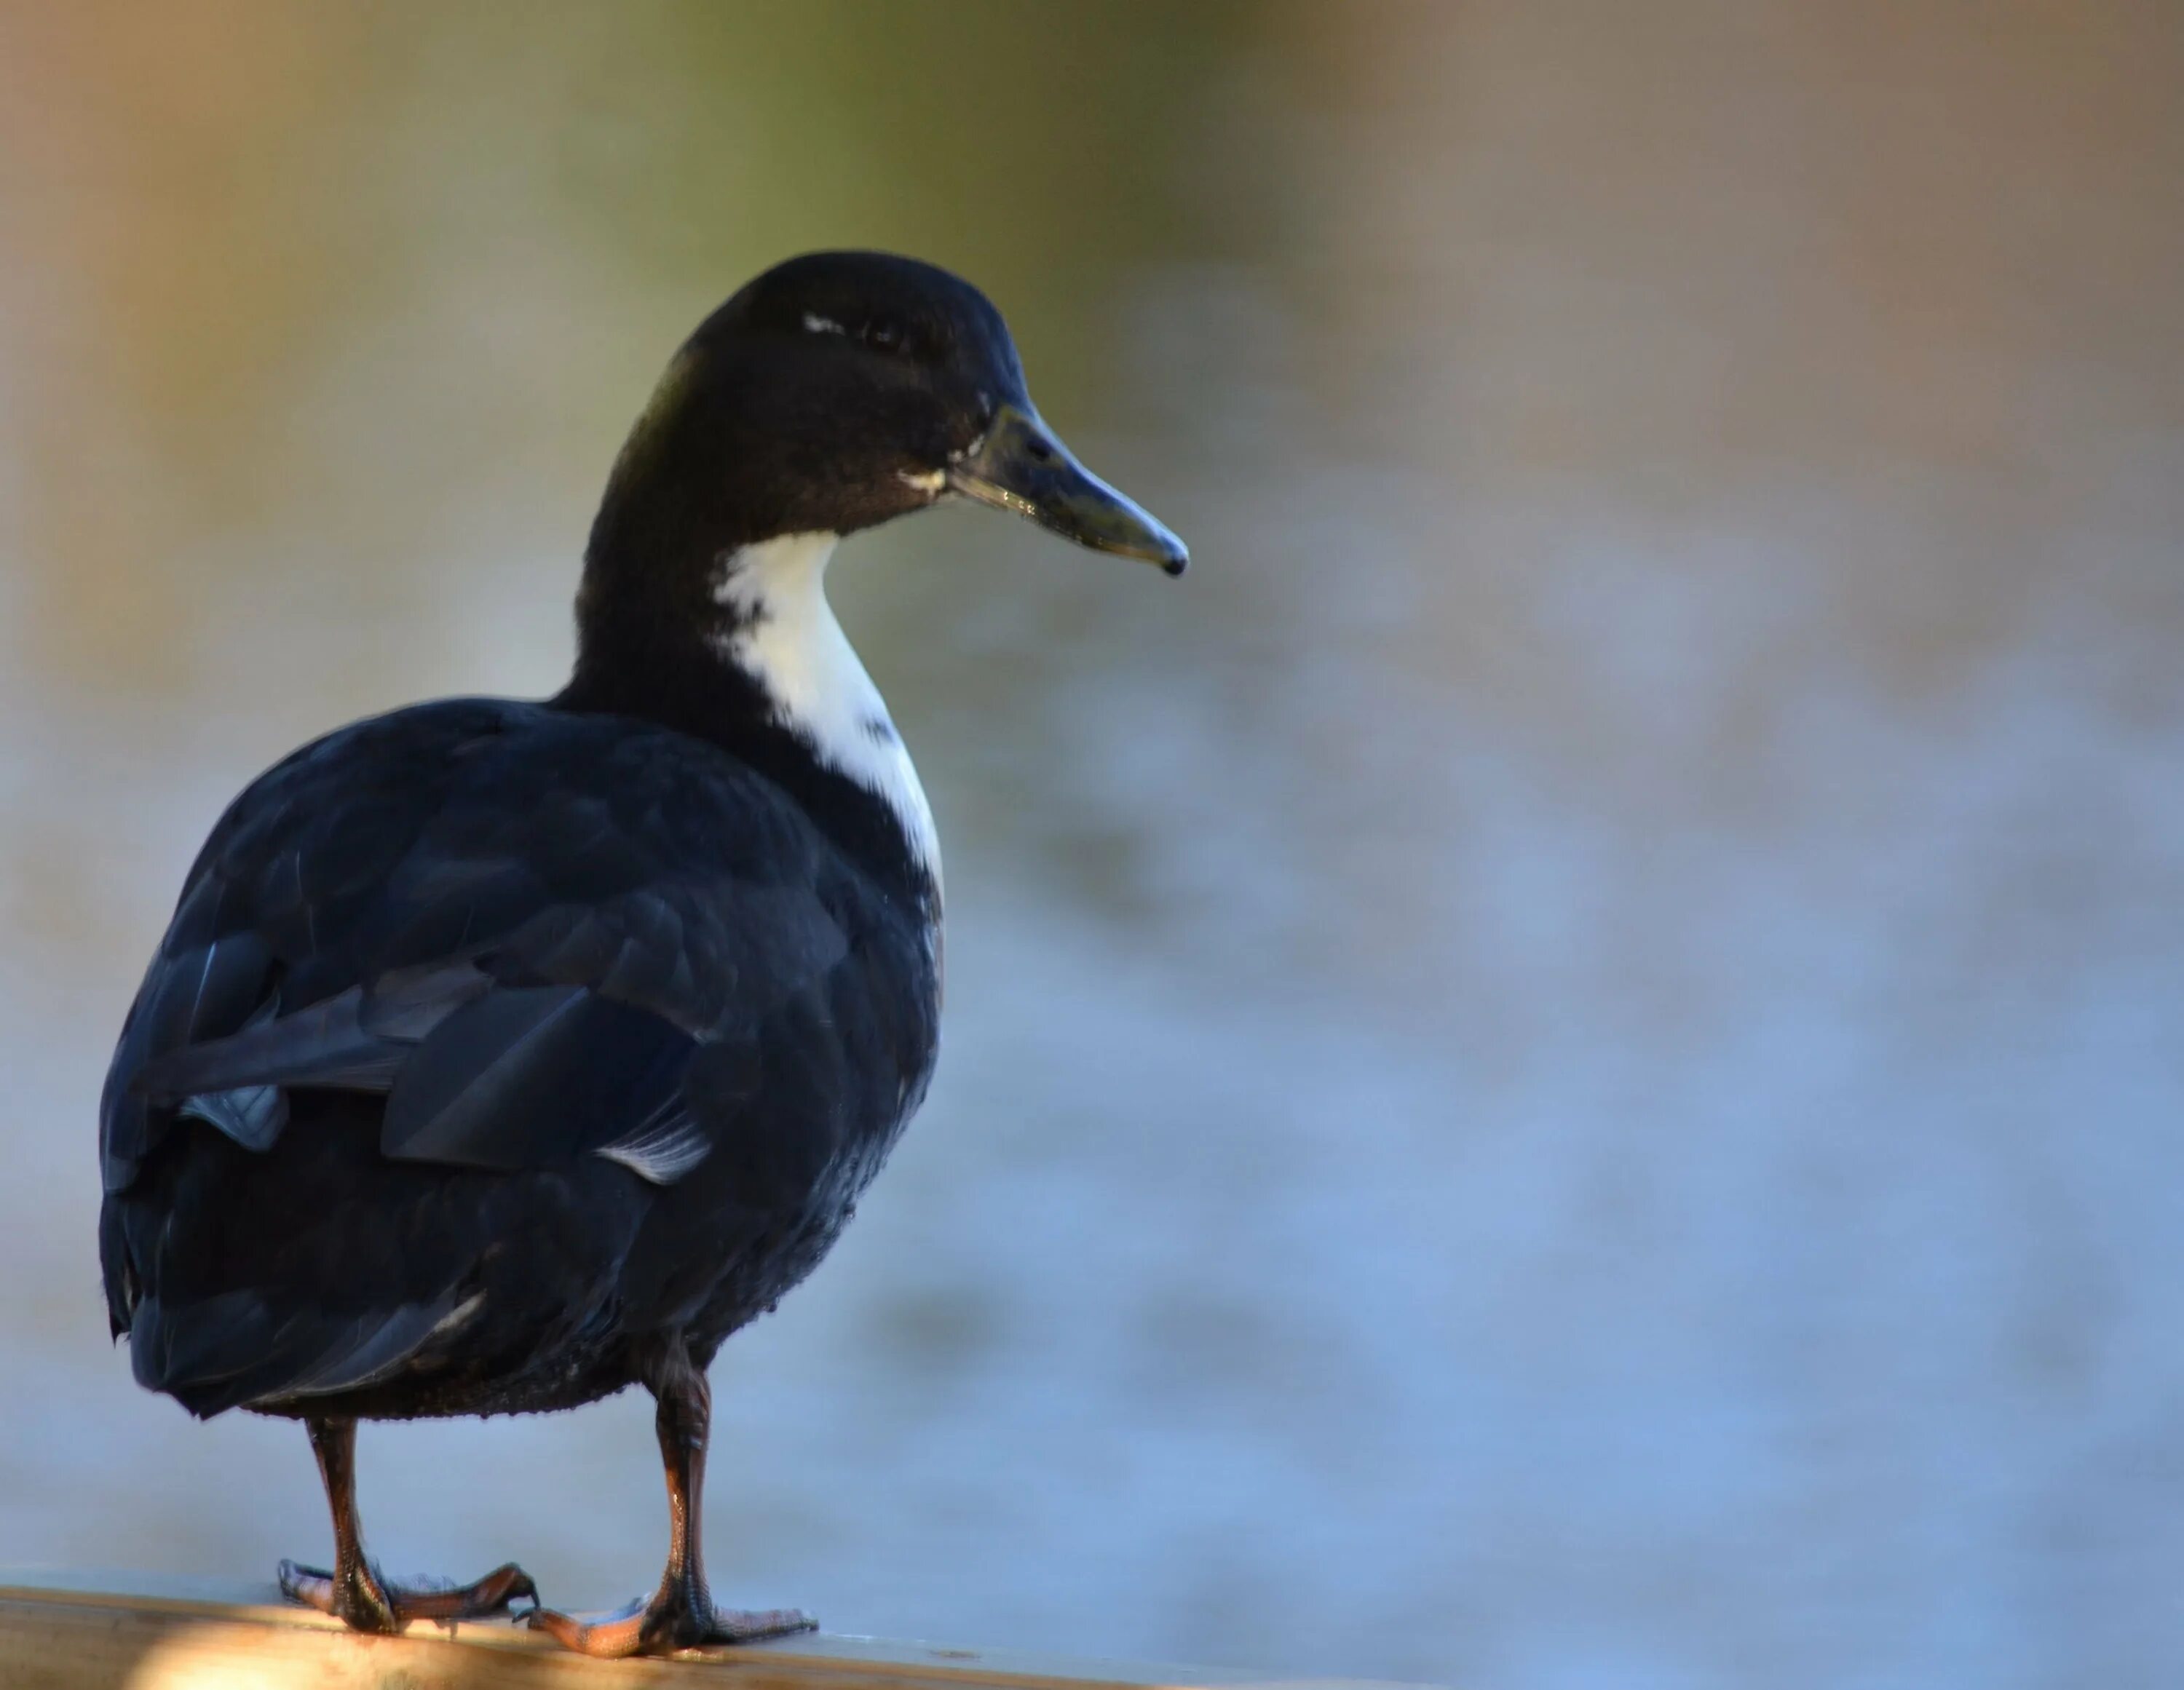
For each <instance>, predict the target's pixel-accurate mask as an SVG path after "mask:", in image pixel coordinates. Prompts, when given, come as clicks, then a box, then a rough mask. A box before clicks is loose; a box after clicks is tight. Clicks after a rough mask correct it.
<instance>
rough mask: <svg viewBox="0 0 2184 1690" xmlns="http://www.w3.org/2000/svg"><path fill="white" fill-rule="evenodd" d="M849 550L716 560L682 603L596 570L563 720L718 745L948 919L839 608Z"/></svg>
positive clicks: (898, 751)
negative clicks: (597, 715) (568, 713)
mask: <svg viewBox="0 0 2184 1690" xmlns="http://www.w3.org/2000/svg"><path fill="white" fill-rule="evenodd" d="M836 539H837V536H834V535H832V534H787V535H782V536H777V537H775V538H772V539H769V540H762V541H758V542H754V543H751V544H749V545H744V546H739V547H735V548H729V549H727V550H723V551H721V552H719V553H716V555H715V556H714V558H713V559H711V564H710V570H707V571H706V572H705V574H704V576H703V579H702V582H699V581H697V580H694V578H693V577H692V576H690V575H683V576H682V577H681V580H682V582H683V583H684V596H685V597H686V598H688V600H689V602H688V603H668V602H666V600H667V598H670V597H671V596H672V595H671V592H669V591H668V590H667V588H668V583H670V582H671V581H675V580H676V579H677V577H676V576H675V575H674V574H673V573H671V572H666V571H663V572H661V573H660V574H654V575H649V576H648V577H646V578H617V572H616V570H615V569H614V566H613V564H612V561H611V560H610V559H602V558H600V557H599V556H597V555H594V556H593V558H592V559H588V562H587V565H586V570H585V579H584V586H583V591H582V593H581V594H580V595H579V597H578V599H577V672H576V675H575V678H574V679H573V680H572V681H571V682H570V684H569V687H568V689H567V690H566V691H565V692H563V693H562V694H561V696H560V698H558V699H557V700H556V701H555V702H556V703H559V704H560V705H561V706H562V707H563V708H565V709H579V710H591V711H610V712H613V713H616V714H625V715H632V716H639V717H643V718H645V719H646V720H652V721H656V722H659V723H660V724H661V725H665V726H667V727H671V728H674V729H676V730H677V731H680V732H683V733H688V734H692V735H694V736H696V737H699V738H702V739H705V740H709V741H710V742H713V743H714V744H716V745H718V746H720V747H721V748H722V749H724V750H726V751H727V752H729V753H732V754H733V755H734V756H735V757H736V758H738V759H739V760H741V761H743V762H744V763H747V764H749V765H750V766H752V767H753V768H755V769H756V770H758V771H759V772H760V774H762V775H765V776H766V777H767V778H768V779H770V780H772V781H773V782H774V783H775V784H776V785H777V786H779V787H783V788H784V789H785V790H786V791H787V792H788V793H789V795H790V796H791V797H792V798H795V799H796V800H797V801H798V803H800V804H801V805H802V806H803V808H804V809H805V812H806V813H807V814H810V815H811V818H812V820H814V821H815V822H816V823H817V825H818V826H820V828H821V829H822V831H825V832H826V833H827V835H828V837H830V838H832V839H833V841H834V842H835V843H836V844H837V845H838V846H839V847H841V848H843V849H844V851H845V852H847V853H849V854H850V856H851V857H852V858H854V859H855V860H856V861H857V862H858V863H859V864H860V865H861V866H862V867H863V868H864V869H865V870H866V872H867V873H869V874H871V875H872V877H873V878H874V879H876V880H877V881H879V882H880V883H881V884H883V886H886V887H888V888H889V891H890V892H894V893H896V894H897V895H899V896H902V897H905V898H909V899H910V900H911V901H912V902H913V903H916V904H917V905H920V906H922V908H923V909H925V910H926V911H927V912H928V914H933V915H935V916H937V915H938V914H939V901H940V847H939V839H938V837H937V836H936V835H935V833H934V831H933V812H932V809H931V808H930V806H929V805H928V803H927V802H926V798H925V790H924V788H923V787H922V786H920V785H919V784H918V779H917V770H916V768H914V767H913V766H912V765H911V760H910V753H909V752H908V751H907V750H906V749H905V747H904V745H903V742H902V738H901V736H900V734H898V733H897V732H896V731H895V728H894V721H893V720H891V719H890V718H889V714H888V709H887V705H886V703H885V702H884V701H883V699H882V698H881V697H880V694H879V689H878V688H877V687H874V686H873V685H872V677H871V676H870V675H867V674H866V672H865V666H864V664H862V663H861V662H860V661H859V660H858V659H857V654H856V652H855V650H854V649H853V648H851V647H850V642H849V638H848V637H847V636H846V635H844V633H843V631H842V626H841V624H840V623H839V622H838V621H836V620H834V612H833V607H832V606H830V605H829V604H828V603H827V593H826V575H827V560H828V559H829V558H831V557H832V556H833V551H834V546H835V542H836Z"/></svg>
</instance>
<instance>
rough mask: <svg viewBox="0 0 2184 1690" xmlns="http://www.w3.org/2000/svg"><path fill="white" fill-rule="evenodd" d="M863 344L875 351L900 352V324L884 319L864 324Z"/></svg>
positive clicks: (901, 336)
mask: <svg viewBox="0 0 2184 1690" xmlns="http://www.w3.org/2000/svg"><path fill="white" fill-rule="evenodd" d="M864 338H865V344H866V346H868V347H872V349H873V350H874V351H876V352H900V350H901V349H902V341H903V335H902V326H901V325H900V324H899V323H890V322H888V321H886V320H881V321H878V322H873V323H867V324H866V325H865V336H864Z"/></svg>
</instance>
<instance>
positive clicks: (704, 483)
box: [592, 252, 1190, 575]
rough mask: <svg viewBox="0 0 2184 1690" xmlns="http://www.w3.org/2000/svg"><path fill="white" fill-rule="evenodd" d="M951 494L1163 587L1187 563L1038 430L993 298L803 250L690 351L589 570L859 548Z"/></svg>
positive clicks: (645, 420) (927, 269)
mask: <svg viewBox="0 0 2184 1690" xmlns="http://www.w3.org/2000/svg"><path fill="white" fill-rule="evenodd" d="M950 497H960V498H967V499H972V500H976V501H977V502H978V503H982V504H989V505H993V506H995V507H997V508H999V509H1004V510H1012V511H1015V512H1017V514H1019V515H1022V516H1028V517H1029V518H1031V519H1032V520H1034V522H1037V523H1039V524H1040V525H1042V526H1045V527H1047V528H1050V529H1052V530H1053V531H1055V532H1056V533H1057V534H1060V535H1061V536H1064V537H1066V538H1067V539H1070V540H1073V541H1075V542H1077V543H1078V545H1080V546H1085V547H1089V548H1091V549H1093V550H1095V551H1100V552H1112V553H1117V554H1119V555H1121V556H1124V557H1132V558H1141V559H1145V560H1147V561H1148V562H1151V563H1154V564H1158V565H1159V566H1160V567H1161V568H1162V570H1166V571H1167V573H1168V574H1170V575H1180V574H1182V572H1183V569H1184V564H1185V563H1186V562H1187V561H1188V559H1189V557H1190V553H1188V551H1187V550H1186V549H1185V548H1184V544H1183V542H1182V541H1181V540H1179V539H1178V538H1177V537H1176V536H1175V535H1174V534H1173V533H1172V532H1170V531H1169V530H1168V529H1167V527H1165V526H1164V525H1162V524H1161V523H1160V522H1159V521H1157V520H1156V519H1155V518H1154V517H1153V516H1152V515H1151V514H1150V513H1148V512H1147V511H1145V509H1142V508H1141V507H1139V505H1138V504H1137V503H1134V501H1132V500H1131V499H1129V498H1126V497H1125V496H1124V495H1123V493H1121V492H1117V490H1116V489H1115V488H1113V487H1111V486H1108V485H1107V484H1106V482H1105V481H1101V480H1100V479H1099V477H1097V476H1096V475H1093V474H1091V473H1090V472H1089V470H1086V469H1085V468H1084V465H1082V464H1079V463H1078V461H1077V459H1075V457H1073V455H1072V454H1071V453H1070V451H1069V449H1068V448H1067V447H1065V446H1064V445H1063V444H1062V443H1061V441H1060V440H1059V439H1058V438H1056V436H1055V434H1054V432H1053V431H1052V430H1051V429H1050V428H1049V427H1048V426H1047V425H1046V424H1045V421H1044V420H1041V418H1040V416H1039V411H1038V409H1037V408H1036V407H1035V406H1034V404H1033V403H1032V402H1031V397H1030V395H1029V394H1028V392H1026V391H1025V387H1024V377H1023V367H1022V364H1021V363H1020V362H1019V361H1018V359H1017V350H1016V344H1015V342H1013V341H1012V340H1011V338H1010V336H1009V330H1008V325H1007V324H1006V323H1005V322H1003V321H1002V320H1001V314H1000V312H999V311H997V310H995V309H994V306H993V304H992V303H991V302H990V301H989V300H988V299H987V298H986V297H985V295H983V293H981V292H978V289H977V288H975V287H973V286H971V285H970V284H969V283H968V282H967V281H962V280H961V279H960V278H959V277H956V276H954V275H950V274H949V273H948V272H947V271H946V270H940V269H939V268H937V267H935V266H934V265H932V264H920V263H918V262H917V261H916V260H915V259H903V258H896V257H893V256H891V255H889V254H887V253H855V252H843V253H810V254H808V255H806V256H805V257H803V258H798V259H789V260H788V261H787V262H786V263H784V264H777V265H776V266H775V267H774V268H773V269H772V270H768V271H766V273H765V274H764V275H760V276H759V277H758V278H757V279H756V280H755V281H751V282H749V284H747V285H746V286H744V288H743V289H742V290H741V291H740V292H738V293H737V294H736V295H735V296H734V297H733V298H732V299H730V300H729V301H728V302H727V303H726V304H725V305H723V306H721V308H720V309H718V310H717V311H716V312H714V313H713V314H712V315H711V316H710V317H708V318H707V319H706V320H705V322H704V323H703V324H701V325H699V328H698V331H697V332H696V333H695V334H694V335H692V336H690V338H689V340H688V342H685V343H684V345H683V347H682V350H681V351H680V352H679V353H677V355H676V357H675V359H674V361H673V362H672V363H671V364H670V365H669V367H668V370H667V373H666V375H665V377H663V378H662V380H661V381H660V387H659V390H658V391H657V392H656V393H655V395H654V397H653V400H652V403H650V405H649V406H648V407H647V409H646V410H645V413H644V414H643V417H641V418H640V419H639V420H638V425H637V427H636V428H635V430H634V431H632V434H631V436H630V439H629V443H628V445H627V446H626V447H625V448H623V451H622V455H621V460H620V461H619V462H618V463H617V464H616V467H615V473H614V476H613V480H612V481H611V482H610V485H609V487H608V490H607V497H606V499H605V502H604V504H603V505H602V507H601V509H600V512H599V523H598V525H597V526H595V528H594V530H593V539H592V557H593V563H594V564H600V563H603V562H604V561H605V558H604V557H603V555H602V554H603V553H611V554H620V555H621V557H622V558H623V559H624V560H625V561H626V562H631V563H636V562H640V561H641V560H642V559H643V557H644V556H645V554H649V558H650V559H651V561H652V563H653V564H655V566H656V565H657V564H660V563H666V562H669V561H670V560H671V559H672V558H673V557H674V556H675V555H676V554H680V555H681V556H682V557H694V556H698V555H707V556H714V555H720V554H721V553H727V552H730V551H733V549H734V548H738V547H741V546H747V545H752V544H756V543H758V542H763V541H766V540H770V539H773V538H775V537H777V536H783V535H789V534H807V533H824V534H848V533H852V532H854V531H856V530H859V529H863V528H869V527H872V525H875V524H877V523H881V522H885V521H887V520H889V518H891V517H896V516H901V515H905V514H908V513H909V512H911V511H915V510H922V509H924V508H925V507H926V506H928V505H931V504H934V503H939V501H941V500H943V499H945V498H950Z"/></svg>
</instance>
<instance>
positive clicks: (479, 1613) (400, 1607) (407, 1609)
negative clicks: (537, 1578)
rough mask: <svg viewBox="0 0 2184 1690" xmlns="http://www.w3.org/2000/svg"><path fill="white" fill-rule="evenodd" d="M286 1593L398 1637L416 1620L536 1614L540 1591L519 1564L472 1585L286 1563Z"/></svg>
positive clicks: (361, 1565)
mask: <svg viewBox="0 0 2184 1690" xmlns="http://www.w3.org/2000/svg"><path fill="white" fill-rule="evenodd" d="M281 1594H282V1595H283V1596H285V1597H287V1598H288V1599H289V1600H290V1601H291V1602H300V1603H302V1604H304V1606H305V1607H306V1608H315V1609H318V1610H319V1612H320V1613H321V1614H331V1615H333V1616H334V1618H335V1619H337V1620H338V1621H341V1622H342V1623H343V1625H345V1626H348V1627H349V1628H350V1629H351V1630H352V1631H358V1632H398V1631H400V1630H401V1629H402V1628H403V1627H404V1626H407V1625H408V1624H409V1622H410V1621H412V1620H435V1621H438V1622H439V1623H440V1624H441V1625H443V1626H453V1625H454V1624H455V1622H456V1621H460V1620H490V1619H493V1617H495V1616H496V1615H504V1614H506V1613H507V1612H508V1609H509V1604H510V1603H513V1602H517V1601H524V1600H527V1601H529V1602H530V1603H531V1604H532V1606H533V1609H534V1610H535V1609H536V1606H537V1604H538V1586H537V1585H535V1584H533V1583H532V1582H531V1575H530V1574H529V1573H527V1572H526V1571H524V1570H523V1569H522V1568H521V1567H519V1566H518V1565H515V1562H513V1561H510V1563H509V1564H508V1565H506V1566H503V1567H496V1568H494V1569H493V1571H491V1572H489V1573H487V1575H486V1576H484V1577H483V1578H482V1579H479V1580H478V1581H476V1582H475V1583H472V1584H447V1583H443V1582H438V1581H432V1582H420V1583H416V1584H406V1585H405V1584H393V1583H390V1582H388V1581H387V1579H386V1578H384V1577H383V1576H381V1574H380V1571H379V1570H378V1569H377V1568H376V1567H375V1566H373V1565H371V1564H370V1562H368V1561H361V1560H360V1561H359V1562H358V1564H357V1565H356V1566H355V1567H354V1568H353V1569H350V1570H348V1571H347V1573H346V1576H343V1575H342V1574H337V1573H331V1572H328V1571H326V1570H325V1569H324V1568H323V1567H305V1566H298V1565H297V1564H296V1563H295V1562H293V1561H283V1562H281Z"/></svg>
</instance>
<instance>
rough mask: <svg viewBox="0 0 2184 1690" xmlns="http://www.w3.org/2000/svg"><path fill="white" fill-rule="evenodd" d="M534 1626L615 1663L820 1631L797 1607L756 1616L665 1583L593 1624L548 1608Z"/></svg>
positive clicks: (691, 1588) (691, 1586) (697, 1586)
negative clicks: (634, 1657)
mask: <svg viewBox="0 0 2184 1690" xmlns="http://www.w3.org/2000/svg"><path fill="white" fill-rule="evenodd" d="M525 1617H526V1619H527V1620H528V1621H529V1622H530V1624H531V1625H532V1627H533V1628H534V1629H536V1630H538V1631H541V1632H545V1633H547V1634H548V1635H549V1637H552V1638H553V1639H554V1641H555V1642H556V1643H560V1644H561V1645H562V1647H563V1648H571V1649H574V1650H576V1651H577V1654H589V1655H599V1656H603V1657H605V1658H608V1659H615V1658H618V1657H620V1656H622V1655H632V1654H675V1653H676V1652H677V1650H679V1649H697V1648H706V1647H707V1646H708V1645H710V1644H716V1643H763V1642H764V1641H765V1640H766V1639H767V1638H768V1637H790V1636H793V1635H794V1633H796V1632H816V1631H817V1630H818V1629H819V1622H818V1621H816V1620H814V1619H813V1618H812V1617H811V1615H808V1614H804V1613H799V1611H798V1610H797V1609H794V1608H767V1609H760V1610H759V1611H757V1612H755V1613H750V1612H746V1611H744V1610H742V1609H733V1608H716V1607H714V1606H713V1598H711V1596H710V1595H709V1594H708V1593H706V1590H705V1586H704V1584H703V1583H700V1582H696V1581H693V1582H690V1583H688V1584H684V1583H679V1582H678V1583H670V1584H663V1585H662V1586H661V1587H660V1588H659V1590H657V1591H656V1592H655V1593H653V1595H652V1596H651V1598H649V1599H648V1598H644V1597H642V1596H640V1597H638V1598H637V1600H636V1601H634V1602H632V1603H631V1604H629V1605H628V1606H627V1607H626V1608H617V1609H616V1610H615V1611H614V1612H613V1613H611V1614H602V1615H599V1616H598V1617H597V1618H595V1619H591V1620H579V1619H577V1618H576V1617H574V1616H573V1615H568V1614H560V1613H556V1612H555V1611H554V1609H550V1608H534V1609H532V1610H531V1612H530V1613H529V1614H528V1615H526V1616H525Z"/></svg>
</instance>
